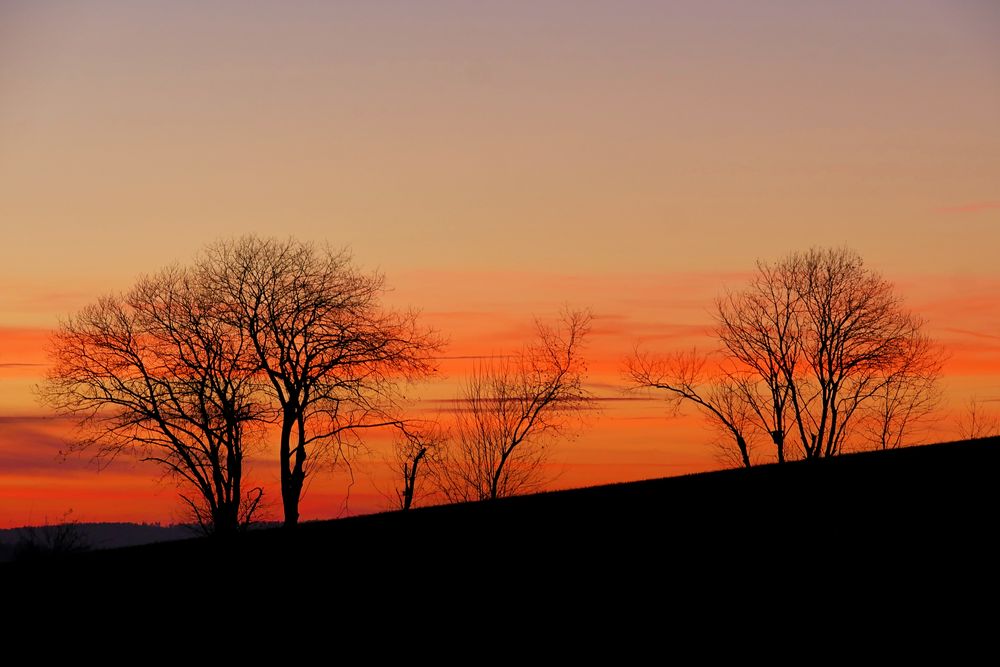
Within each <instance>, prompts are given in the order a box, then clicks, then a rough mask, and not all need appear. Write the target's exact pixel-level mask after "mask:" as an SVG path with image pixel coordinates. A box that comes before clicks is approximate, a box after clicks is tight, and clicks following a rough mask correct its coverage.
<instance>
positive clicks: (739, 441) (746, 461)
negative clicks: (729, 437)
mask: <svg viewBox="0 0 1000 667" xmlns="http://www.w3.org/2000/svg"><path fill="white" fill-rule="evenodd" d="M736 446H737V447H739V448H740V456H741V457H742V459H743V467H744V468H749V467H750V451H749V450H748V449H747V441H746V439H745V438H744V437H743V436H742V435H740V434H739V433H737V434H736Z"/></svg>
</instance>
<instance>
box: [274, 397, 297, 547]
mask: <svg viewBox="0 0 1000 667" xmlns="http://www.w3.org/2000/svg"><path fill="white" fill-rule="evenodd" d="M294 425H295V415H294V413H293V412H292V411H291V410H290V409H289V408H285V409H284V410H283V411H282V419H281V441H280V443H279V448H278V459H279V462H280V464H281V506H282V508H283V509H284V513H285V523H284V527H285V528H294V527H295V526H296V525H297V524H298V522H299V493H298V491H299V490H298V489H295V488H294V486H295V485H294V480H293V474H292V444H291V442H292V427H293V426H294Z"/></svg>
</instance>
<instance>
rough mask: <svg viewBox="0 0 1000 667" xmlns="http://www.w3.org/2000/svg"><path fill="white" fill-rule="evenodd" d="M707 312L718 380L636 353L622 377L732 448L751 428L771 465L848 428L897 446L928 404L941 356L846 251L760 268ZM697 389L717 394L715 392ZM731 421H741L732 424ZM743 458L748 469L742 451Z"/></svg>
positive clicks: (886, 287) (835, 442)
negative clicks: (693, 412)
mask: <svg viewBox="0 0 1000 667" xmlns="http://www.w3.org/2000/svg"><path fill="white" fill-rule="evenodd" d="M716 305H717V318H716V322H717V326H716V333H717V335H718V338H719V340H720V342H721V350H720V352H721V354H722V356H723V358H724V359H723V361H721V362H720V364H719V371H718V374H717V376H716V377H713V378H707V377H704V376H703V375H702V374H701V369H702V367H703V364H702V365H698V364H695V362H694V360H693V359H692V360H689V361H683V359H684V357H676V358H674V359H673V360H672V361H671V362H670V363H667V364H666V365H663V364H660V365H652V366H650V365H648V364H647V365H644V364H646V362H644V360H643V359H642V358H641V357H640V356H639V355H638V353H637V355H636V356H635V357H634V358H633V359H632V360H631V362H630V363H629V365H628V366H627V372H628V374H629V375H630V379H631V381H632V383H633V385H634V386H640V387H642V386H645V387H653V388H660V389H667V390H668V391H672V392H674V394H675V395H676V397H677V398H678V399H679V400H686V401H690V402H693V403H695V404H697V405H699V406H700V407H701V408H702V409H704V410H706V411H707V412H708V413H710V414H711V415H712V416H713V417H714V419H715V421H716V422H717V423H719V424H722V425H723V426H724V427H725V428H726V429H728V430H729V431H730V432H731V433H732V434H733V437H734V439H735V441H736V442H737V445H738V447H739V449H740V451H741V452H744V447H743V446H740V442H741V438H742V440H743V442H746V441H748V440H749V435H748V434H749V433H750V432H757V433H761V434H764V435H766V436H768V437H769V438H770V439H771V441H772V442H773V443H774V445H775V448H776V454H777V458H778V461H779V462H781V461H784V460H785V459H786V457H787V456H788V455H789V444H791V445H792V446H793V447H795V446H797V447H798V450H799V452H800V454H801V455H802V456H804V457H805V458H819V457H825V456H833V455H835V454H839V453H840V452H841V451H843V450H844V449H845V447H846V445H847V443H848V441H849V439H850V438H851V437H853V435H854V434H855V433H856V432H857V431H858V430H859V429H857V428H855V427H856V422H857V423H861V424H862V425H863V426H865V427H866V428H867V430H868V431H869V436H870V437H871V436H872V435H873V433H874V437H873V438H871V440H872V442H874V443H876V445H877V446H880V447H890V446H897V445H898V444H899V443H901V442H903V440H904V437H905V435H906V434H907V432H908V429H912V428H913V427H914V426H915V425H917V424H918V423H920V422H921V421H923V420H925V419H926V418H927V416H928V415H929V414H930V412H931V410H932V409H933V407H934V405H935V404H936V402H937V398H936V397H937V388H936V387H937V379H938V376H939V375H940V370H941V354H940V351H939V349H938V348H937V347H936V346H934V345H933V344H932V343H931V342H930V341H929V340H928V339H927V338H926V336H925V335H924V334H923V333H922V327H923V322H922V321H921V320H920V319H919V318H918V317H916V316H914V315H913V314H912V313H910V312H909V311H908V310H907V309H906V308H905V307H904V305H903V303H902V300H901V299H900V297H899V296H898V295H897V294H896V293H895V290H894V288H893V286H892V284H891V283H889V282H888V281H887V280H885V279H884V278H882V277H881V276H880V275H879V274H878V273H877V272H875V271H873V270H871V269H870V268H868V267H866V266H865V265H864V262H863V261H862V259H861V257H860V256H858V255H857V253H855V252H853V251H850V250H847V249H826V250H823V249H814V250H810V251H808V252H804V253H793V254H791V255H789V256H787V257H786V258H784V259H783V260H781V261H778V262H776V263H773V264H772V263H767V262H758V264H757V271H756V272H755V274H754V275H753V276H752V277H751V279H750V281H749V283H748V285H747V286H746V287H745V288H744V289H742V290H738V291H733V292H729V293H727V294H726V295H725V296H724V297H723V298H721V299H719V300H718V302H717V304H716ZM695 370H697V372H695ZM702 386H705V387H712V388H714V391H715V392H716V394H715V395H714V397H710V396H709V395H707V394H706V392H707V391H708V390H707V389H703V388H701V387H702ZM720 391H722V392H724V393H723V394H721V396H722V397H723V398H725V400H720V397H719V396H720V395H719V394H718V392H720ZM726 405H728V406H729V407H728V409H727V410H722V409H721V408H722V407H724V406H726ZM731 415H736V416H739V417H740V419H742V418H743V416H745V415H749V417H750V419H749V420H743V421H740V423H742V424H744V425H745V426H744V427H743V428H741V429H736V428H734V425H735V423H736V422H737V421H739V420H737V419H735V418H733V417H732V416H731ZM748 429H749V430H748ZM738 430H742V431H743V432H742V433H738ZM860 430H861V431H864V430H866V429H865V428H863V429H860ZM790 435H791V436H792V438H795V436H798V437H797V439H795V440H790V438H789V436H790ZM793 453H794V452H793ZM742 459H743V461H744V463H745V464H747V465H748V464H749V461H750V458H749V456H748V455H744V456H743V457H742Z"/></svg>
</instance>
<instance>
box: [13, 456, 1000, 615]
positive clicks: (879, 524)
mask: <svg viewBox="0 0 1000 667" xmlns="http://www.w3.org/2000/svg"><path fill="white" fill-rule="evenodd" d="M998 474H1000V438H990V439H984V440H978V441H970V442H963V443H949V444H941V445H929V446H924V447H914V448H907V449H902V450H896V451H890V452H878V453H865V454H855V455H849V456H842V457H839V458H837V459H833V460H828V461H821V462H815V463H807V462H798V463H792V464H786V465H784V466H761V467H758V468H755V469H751V470H729V471H722V472H715V473H706V474H699V475H690V476H684V477H675V478H665V479H657V480H649V481H644V482H632V483H625V484H616V485H610V486H601V487H593V488H586V489H576V490H570V491H559V492H551V493H543V494H538V495H533V496H524V497H519V498H511V499H506V500H502V501H497V502H493V503H470V504H465V505H457V506H445V507H431V508H426V509H421V510H415V511H412V512H409V513H398V512H397V513H386V514H379V515H372V516H363V517H354V518H349V519H342V520H337V521H324V522H311V523H307V524H304V525H302V526H300V528H299V529H298V530H296V531H295V532H294V534H288V533H287V532H285V531H282V530H280V529H277V530H264V531H260V532H258V533H252V534H249V535H246V536H244V538H242V539H241V540H239V541H237V542H235V543H228V544H218V543H215V542H213V541H209V540H185V541H180V542H170V543H161V544H156V545H146V546H141V547H132V548H127V549H116V550H110V551H104V552H93V553H89V554H84V555H83V556H77V557H73V558H69V559H65V560H62V561H58V562H53V563H48V564H42V565H35V566H18V565H15V566H9V565H8V566H3V567H0V575H3V574H9V575H19V573H23V572H29V573H35V574H37V573H39V572H41V571H44V574H45V576H46V577H50V578H51V577H55V578H60V579H63V578H65V580H67V581H69V580H78V579H80V578H81V577H82V576H84V575H85V576H86V577H87V578H88V579H91V580H94V581H105V582H106V581H109V580H116V581H131V580H132V579H130V576H131V575H132V574H133V573H139V574H140V576H143V577H146V578H147V580H149V581H155V582H157V584H158V585H167V584H169V583H171V582H192V581H206V579H210V578H211V577H212V576H217V575H218V574H219V573H222V572H224V573H225V576H226V577H235V578H237V579H250V580H253V581H255V582H256V583H257V584H258V585H259V587H260V588H262V589H263V590H279V589H281V587H282V586H284V585H285V584H286V583H287V581H288V579H287V578H286V575H287V573H289V572H302V573H307V576H306V577H305V582H303V583H300V584H298V585H296V586H295V587H293V590H292V592H291V593H290V594H291V595H310V594H315V592H316V591H318V590H319V589H324V590H327V591H330V590H336V591H337V593H338V595H354V594H357V593H359V592H362V591H363V592H364V593H365V594H366V595H367V596H368V599H369V601H372V600H374V602H373V603H378V601H379V600H386V601H390V600H396V599H400V597H401V596H402V598H405V597H406V595H408V594H409V593H408V592H419V591H421V590H424V589H432V590H434V591H436V592H437V594H439V595H445V594H447V595H457V596H463V595H472V594H474V592H476V591H480V590H485V589H488V590H489V591H490V594H492V595H503V594H505V593H510V592H512V593H513V594H514V595H525V596H526V598H530V597H533V596H535V595H537V594H539V593H538V592H539V591H541V594H544V593H545V591H549V592H555V591H562V592H563V593H565V592H566V591H567V590H572V591H576V592H579V591H582V590H587V591H593V590H602V591H604V593H605V594H607V593H608V592H609V591H619V592H620V591H622V590H625V589H627V590H630V591H632V594H633V595H635V594H641V591H642V589H643V587H645V586H649V585H653V586H657V587H659V588H660V589H661V590H663V589H673V590H675V591H681V590H687V591H691V590H701V589H703V588H704V590H718V589H719V587H720V586H724V587H731V586H733V585H736V586H752V587H753V590H754V591H755V593H757V594H760V593H762V592H763V591H766V590H767V587H768V583H767V582H769V581H774V580H778V579H780V580H782V581H784V582H786V583H787V582H794V581H811V582H815V581H817V580H819V581H828V582H841V583H842V582H844V581H856V580H858V578H861V580H863V581H865V582H866V583H865V586H869V587H870V585H873V584H876V583H877V585H878V586H887V587H890V588H893V587H894V588H895V589H897V590H902V589H908V588H909V587H910V577H912V576H914V575H913V574H912V573H913V572H914V571H916V572H920V573H922V574H920V575H919V576H918V580H919V582H921V585H928V582H930V581H935V582H937V585H944V583H943V582H946V581H950V577H952V575H955V576H959V577H960V576H962V574H963V571H964V572H965V573H969V572H982V571H983V568H985V567H991V565H990V563H991V562H992V558H993V557H994V556H995V555H996V549H995V548H994V547H992V546H991V545H992V541H993V537H994V535H995V533H996V525H997V521H996V515H997V509H998V502H1000V501H998V494H997V489H998V488H1000V485H998V484H997V483H996V479H997V476H998ZM970 576H971V575H970ZM754 582H756V583H754ZM838 585H839V584H837V583H830V584H829V586H830V588H829V589H827V593H828V594H830V593H834V592H835V590H836V587H837V586H838ZM728 590H730V591H732V590H734V589H732V588H728ZM528 591H531V593H530V594H529V593H528ZM418 598H419V594H418ZM389 604H392V603H391V602H389Z"/></svg>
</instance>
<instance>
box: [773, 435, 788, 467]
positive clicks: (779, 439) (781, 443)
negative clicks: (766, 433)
mask: <svg viewBox="0 0 1000 667" xmlns="http://www.w3.org/2000/svg"><path fill="white" fill-rule="evenodd" d="M771 440H773V441H774V446H775V447H777V449H778V463H784V462H785V432H784V431H783V430H781V429H775V430H773V431H771Z"/></svg>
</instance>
